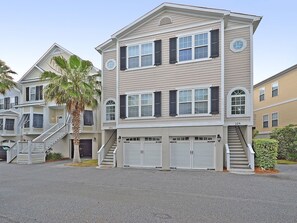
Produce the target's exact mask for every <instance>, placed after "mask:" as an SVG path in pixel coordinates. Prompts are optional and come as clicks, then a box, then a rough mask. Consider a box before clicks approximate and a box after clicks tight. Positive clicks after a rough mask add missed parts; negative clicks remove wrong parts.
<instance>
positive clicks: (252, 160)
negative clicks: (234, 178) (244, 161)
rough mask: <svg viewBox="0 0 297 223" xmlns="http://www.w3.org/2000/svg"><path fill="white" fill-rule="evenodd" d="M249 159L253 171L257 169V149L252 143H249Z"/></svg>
mask: <svg viewBox="0 0 297 223" xmlns="http://www.w3.org/2000/svg"><path fill="white" fill-rule="evenodd" d="M247 147H248V161H249V166H250V168H251V169H252V171H254V170H255V151H254V150H253V147H252V145H251V144H248V146H247Z"/></svg>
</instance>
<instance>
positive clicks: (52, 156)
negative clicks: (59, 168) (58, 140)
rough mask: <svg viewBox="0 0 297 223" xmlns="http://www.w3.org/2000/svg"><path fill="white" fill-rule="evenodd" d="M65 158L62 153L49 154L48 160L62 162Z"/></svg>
mask: <svg viewBox="0 0 297 223" xmlns="http://www.w3.org/2000/svg"><path fill="white" fill-rule="evenodd" d="M61 159H63V156H62V154H61V153H48V154H47V155H46V160H61Z"/></svg>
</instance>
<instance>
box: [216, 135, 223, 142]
mask: <svg viewBox="0 0 297 223" xmlns="http://www.w3.org/2000/svg"><path fill="white" fill-rule="evenodd" d="M217 139H218V142H221V139H222V137H221V136H220V134H218V135H217Z"/></svg>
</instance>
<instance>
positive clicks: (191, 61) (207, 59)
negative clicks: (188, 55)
mask: <svg viewBox="0 0 297 223" xmlns="http://www.w3.org/2000/svg"><path fill="white" fill-rule="evenodd" d="M212 59H213V58H203V59H198V60H186V61H178V62H177V63H176V65H179V64H188V63H196V62H202V61H209V60H212Z"/></svg>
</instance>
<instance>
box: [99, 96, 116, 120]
mask: <svg viewBox="0 0 297 223" xmlns="http://www.w3.org/2000/svg"><path fill="white" fill-rule="evenodd" d="M108 101H113V102H114V103H115V104H114V106H115V110H116V107H117V103H116V100H115V98H107V99H105V101H104V103H103V106H102V107H103V112H102V114H103V117H104V118H103V122H104V123H114V122H116V111H115V114H114V115H115V120H106V103H107V102H108Z"/></svg>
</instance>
